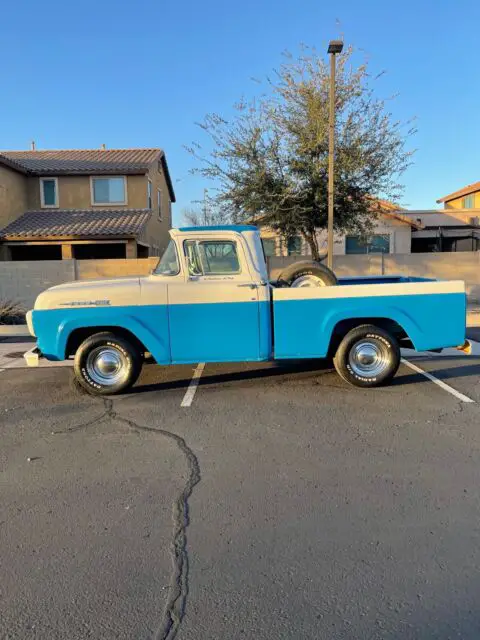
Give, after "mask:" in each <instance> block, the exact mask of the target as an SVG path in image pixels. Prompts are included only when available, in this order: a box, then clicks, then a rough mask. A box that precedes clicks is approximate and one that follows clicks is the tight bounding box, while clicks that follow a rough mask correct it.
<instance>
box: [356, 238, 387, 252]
mask: <svg viewBox="0 0 480 640" xmlns="http://www.w3.org/2000/svg"><path fill="white" fill-rule="evenodd" d="M345 253H347V254H359V253H390V236H388V235H374V236H347V237H346V238H345Z"/></svg>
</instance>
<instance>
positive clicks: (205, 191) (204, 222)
mask: <svg viewBox="0 0 480 640" xmlns="http://www.w3.org/2000/svg"><path fill="white" fill-rule="evenodd" d="M207 197H208V189H204V190H203V224H204V226H207V222H208V216H207Z"/></svg>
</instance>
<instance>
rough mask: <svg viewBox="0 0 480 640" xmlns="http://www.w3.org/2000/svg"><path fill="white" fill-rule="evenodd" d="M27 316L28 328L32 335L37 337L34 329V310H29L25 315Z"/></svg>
mask: <svg viewBox="0 0 480 640" xmlns="http://www.w3.org/2000/svg"><path fill="white" fill-rule="evenodd" d="M25 318H26V321H27V327H28V330H29V332H30V335H31V336H33V337H34V338H36V336H35V332H34V331H33V320H32V310H30V311H27V313H26V315H25Z"/></svg>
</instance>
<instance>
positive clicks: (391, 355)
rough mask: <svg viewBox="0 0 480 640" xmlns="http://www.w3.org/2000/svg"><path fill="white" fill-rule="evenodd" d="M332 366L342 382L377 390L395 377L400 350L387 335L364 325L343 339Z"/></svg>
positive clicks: (373, 326)
mask: <svg viewBox="0 0 480 640" xmlns="http://www.w3.org/2000/svg"><path fill="white" fill-rule="evenodd" d="M333 364H334V365H335V369H336V370H337V373H338V374H339V375H340V376H341V377H342V378H343V379H344V380H345V381H346V382H348V383H350V384H352V385H354V386H356V387H364V388H368V387H379V386H381V385H384V384H386V383H387V382H389V381H390V380H391V379H392V378H393V376H394V375H395V374H396V373H397V370H398V367H399V365H400V347H399V346H398V342H397V340H396V338H395V337H394V336H392V335H391V334H390V333H389V332H388V331H385V330H384V329H380V327H376V326H375V325H371V324H364V325H361V326H359V327H356V328H355V329H352V330H351V331H349V332H348V333H347V335H346V336H345V337H344V338H343V340H342V341H341V342H340V345H339V347H338V349H337V351H336V353H335V357H334V359H333Z"/></svg>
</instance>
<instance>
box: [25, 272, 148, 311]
mask: <svg viewBox="0 0 480 640" xmlns="http://www.w3.org/2000/svg"><path fill="white" fill-rule="evenodd" d="M139 302H140V278H115V279H111V280H108V279H104V280H83V281H80V282H78V281H77V282H67V283H65V284H59V285H56V286H55V287H50V289H46V290H45V291H44V292H43V293H41V294H40V295H39V296H38V297H37V299H36V301H35V310H36V311H40V310H44V309H67V308H79V307H109V306H115V307H121V306H127V305H136V304H139Z"/></svg>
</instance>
